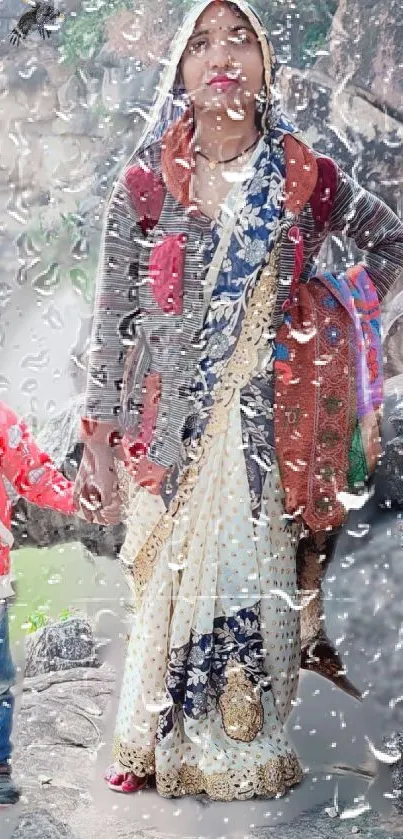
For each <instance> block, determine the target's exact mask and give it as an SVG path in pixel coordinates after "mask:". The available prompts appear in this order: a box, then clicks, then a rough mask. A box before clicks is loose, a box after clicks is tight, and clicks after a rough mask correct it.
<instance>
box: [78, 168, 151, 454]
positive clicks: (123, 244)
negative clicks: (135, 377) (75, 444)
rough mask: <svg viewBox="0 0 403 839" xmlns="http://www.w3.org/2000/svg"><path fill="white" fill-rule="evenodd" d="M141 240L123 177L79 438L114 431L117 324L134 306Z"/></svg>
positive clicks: (102, 262) (100, 275)
mask: <svg viewBox="0 0 403 839" xmlns="http://www.w3.org/2000/svg"><path fill="white" fill-rule="evenodd" d="M140 236H141V233H140V230H139V227H138V222H137V218H136V212H135V208H134V206H133V203H132V200H131V198H130V195H129V193H128V190H127V186H126V184H125V179H124V175H123V176H122V177H120V178H119V180H118V182H117V184H116V185H115V187H114V189H113V192H112V195H111V198H110V200H109V203H108V208H107V213H106V220H105V224H104V231H103V237H102V243H101V253H100V259H99V265H98V272H97V281H96V292H95V303H94V321H93V328H92V336H91V345H90V357H89V368H88V379H87V389H86V400H85V407H84V418H85V421H89V422H87V423H86V424H85V421H84V429H83V430H84V437H85V438H88V437H94V439H97V441H98V442H101V441H102V440H105V441H106V440H107V439H108V438H109V434H110V432H111V431H112V432H113V431H114V430H117V428H118V414H119V409H120V390H121V385H122V379H123V370H124V363H125V357H126V349H127V347H126V345H125V342H124V341H123V340H122V335H121V331H120V328H121V325H122V322H123V319H124V318H125V316H127V315H129V314H130V312H132V311H133V310H135V309H136V308H137V304H136V299H137V289H136V286H135V281H136V275H137V266H138V248H139V245H138V242H139V238H140Z"/></svg>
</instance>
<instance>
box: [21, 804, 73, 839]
mask: <svg viewBox="0 0 403 839" xmlns="http://www.w3.org/2000/svg"><path fill="white" fill-rule="evenodd" d="M12 839H74V835H73V833H72V832H71V831H70V830H69V828H68V827H67V826H66V825H64V824H63V823H62V822H61V821H59V820H58V819H55V818H54V817H53V816H52V815H51V814H50V813H48V812H46V810H34V811H33V812H31V813H24V815H23V816H22V817H21V819H20V821H19V823H18V827H17V829H16V830H15V831H14V833H13V834H12Z"/></svg>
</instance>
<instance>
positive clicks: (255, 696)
mask: <svg viewBox="0 0 403 839" xmlns="http://www.w3.org/2000/svg"><path fill="white" fill-rule="evenodd" d="M225 679H226V684H225V688H224V690H223V693H222V694H221V696H220V698H219V700H218V704H219V707H220V711H221V717H222V722H223V727H224V731H225V733H226V734H227V735H228V737H231V738H232V740H240V741H241V742H242V743H251V742H252V740H254V739H255V737H256V736H257V734H258V733H259V731H261V730H262V727H263V719H264V714H263V705H262V702H261V699H260V688H259V686H255V685H253V684H252V683H251V682H250V681H249V679H248V677H247V676H246V673H245V670H244V668H243V667H242V666H241V665H240V664H237V663H236V662H229V663H228V665H227V668H226V673H225Z"/></svg>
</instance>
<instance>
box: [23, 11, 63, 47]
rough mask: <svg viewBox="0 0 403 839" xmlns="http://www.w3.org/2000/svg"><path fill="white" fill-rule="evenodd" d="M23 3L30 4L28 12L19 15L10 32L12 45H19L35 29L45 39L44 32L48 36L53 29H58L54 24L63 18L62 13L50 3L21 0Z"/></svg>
mask: <svg viewBox="0 0 403 839" xmlns="http://www.w3.org/2000/svg"><path fill="white" fill-rule="evenodd" d="M23 2H24V3H27V5H29V6H31V9H30V10H29V12H25V13H24V14H23V15H21V17H20V19H19V21H18V23H17V26H15V27H14V29H13V30H12V31H11V33H10V41H11V43H12V44H13V45H14V46H19V44H20V42H21V39H22V40H25V38H26V37H27V35H29V33H30V32H31V31H34V30H35V29H37V30H38V32H39V34H40V35H41V36H42V38H43V40H45V33H46V35H47V36H48V38H50V33H51V31H52V30H54V29H58V28H59V27H58V25H55V21H56V20H57V22H58V24H59V23H60V22H62V21H63V20H64V15H63V14H62V13H61V12H59V11H58V10H57V9H55V7H54V6H53V4H52V3H49V2H43V0H23Z"/></svg>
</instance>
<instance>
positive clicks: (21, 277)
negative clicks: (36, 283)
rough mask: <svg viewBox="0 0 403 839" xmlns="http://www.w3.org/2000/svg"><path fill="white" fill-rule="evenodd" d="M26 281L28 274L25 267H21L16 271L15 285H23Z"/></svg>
mask: <svg viewBox="0 0 403 839" xmlns="http://www.w3.org/2000/svg"><path fill="white" fill-rule="evenodd" d="M27 280H28V273H27V269H26V267H25V265H21V268H19V269H18V272H17V276H16V283H17V285H25V284H26V282H27Z"/></svg>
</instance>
